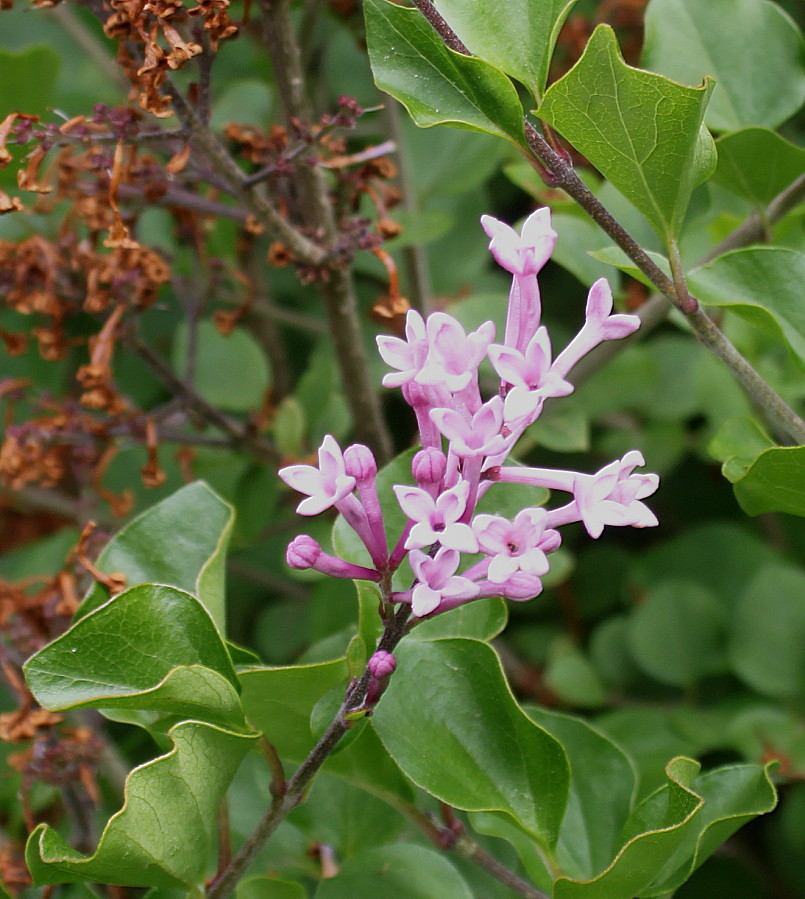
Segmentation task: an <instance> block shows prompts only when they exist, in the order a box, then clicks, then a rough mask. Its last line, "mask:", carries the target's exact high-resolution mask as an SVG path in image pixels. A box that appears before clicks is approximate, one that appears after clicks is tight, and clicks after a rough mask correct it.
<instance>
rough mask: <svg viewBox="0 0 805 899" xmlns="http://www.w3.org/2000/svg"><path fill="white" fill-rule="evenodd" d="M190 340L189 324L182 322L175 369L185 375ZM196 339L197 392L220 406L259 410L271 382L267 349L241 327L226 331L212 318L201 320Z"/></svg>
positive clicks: (176, 341)
mask: <svg viewBox="0 0 805 899" xmlns="http://www.w3.org/2000/svg"><path fill="white" fill-rule="evenodd" d="M189 339H190V337H189V331H188V328H187V325H186V324H184V323H183V324H181V325H179V327H178V328H177V330H176V336H175V338H174V343H173V368H174V370H175V371H176V374H177V375H179V376H181V377H183V376H184V374H185V371H186V369H187V354H188V351H189ZM195 340H196V343H195V348H194V357H193V358H194V366H193V378H192V383H193V387H194V388H195V389H196V391H197V392H198V393H199V394H200V395H201V396H202V397H203V398H204V399H205V400H206V401H207V402H208V403H209V404H210V405H212V406H216V407H218V408H220V409H228V410H230V411H232V412H249V411H252V410H256V409H259V408H260V405H261V404H262V402H263V400H264V399H265V392H266V390H267V389H268V388H269V386H270V385H271V372H270V369H269V367H268V362H267V361H266V356H265V352H264V351H263V349H262V347H261V346H260V344H259V343H258V342H257V341H256V340H255V339H254V338H253V337H252V336H251V334H249V333H248V332H247V331H244V330H243V329H242V328H237V327H236V328H233V330H232V331H231V332H230V333H229V334H222V333H221V332H220V331H219V330H218V328H216V327H215V325H214V324H213V323H212V322H211V321H201V322H199V323H198V329H197V332H196V335H195ZM222 372H226V377H222V376H221V374H222Z"/></svg>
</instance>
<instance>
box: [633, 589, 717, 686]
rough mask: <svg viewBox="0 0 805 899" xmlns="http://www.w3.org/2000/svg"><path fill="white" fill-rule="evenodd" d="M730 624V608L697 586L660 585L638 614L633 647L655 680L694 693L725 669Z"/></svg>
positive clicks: (639, 661) (634, 621)
mask: <svg viewBox="0 0 805 899" xmlns="http://www.w3.org/2000/svg"><path fill="white" fill-rule="evenodd" d="M724 624H725V611H724V607H723V606H722V605H721V603H720V602H719V601H718V599H717V598H716V597H715V596H714V595H713V594H712V593H711V592H710V591H709V590H707V589H705V588H704V587H702V586H700V585H699V584H698V583H697V582H696V581H693V580H684V579H683V578H677V579H673V580H666V581H660V582H656V583H655V584H654V585H653V587H652V589H651V590H650V591H649V592H648V593H647V595H646V596H645V598H644V599H643V601H642V602H641V603H640V605H639V606H638V607H637V608H636V609H635V611H634V613H633V614H632V618H631V621H630V625H629V645H630V649H631V651H632V655H633V656H634V659H635V661H636V662H637V663H638V665H640V667H641V668H642V669H643V670H644V671H646V672H647V673H648V674H650V675H651V676H652V677H654V678H656V679H657V680H658V681H660V682H661V683H665V684H672V685H674V686H677V687H691V686H693V684H695V683H697V682H698V681H699V680H701V679H702V678H703V677H705V676H706V675H708V674H713V673H715V672H717V671H720V670H722V669H723V668H724V661H725V660H724V646H723V644H724Z"/></svg>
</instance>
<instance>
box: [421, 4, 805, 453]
mask: <svg viewBox="0 0 805 899" xmlns="http://www.w3.org/2000/svg"><path fill="white" fill-rule="evenodd" d="M413 2H414V5H415V6H416V7H417V9H419V10H420V12H421V13H422V14H423V15H424V16H425V18H426V19H427V20H428V21H429V22H430V24H431V25H432V26H433V27H434V29H435V30H436V32H437V33H438V34H439V36H440V37H441V38H442V40H443V41H444V43H445V45H446V46H448V47H450V49H452V50H455V51H456V52H458V53H462V54H464V55H470V54H469V51H468V50H467V48H466V46H465V45H464V44H463V43H462V42H461V40H460V39H459V38H458V36H457V35H456V34H455V32H454V31H453V30H452V28H450V26H449V25H448V24H447V22H445V20H444V19H443V18H442V17H441V15H439V13H438V12H437V11H436V9H435V7H434V5H433V3H432V2H431V0H413ZM525 130H526V139H527V141H528V146H529V148H530V149H531V152H532V154H533V157H534V159H535V160H537V161H538V162H539V163H540V165H541V166H542V167H544V168H545V169H546V170H547V172H548V173H549V175H550V176H551V179H552V180H551V186H553V187H561V188H562V189H563V190H564V191H565V192H566V193H567V194H568V195H569V196H570V197H572V198H573V199H574V200H575V201H576V202H577V203H578V204H579V206H581V208H582V209H584V211H585V212H586V213H587V214H588V215H589V216H590V218H592V219H593V221H594V222H595V223H596V224H597V225H598V226H599V227H600V228H601V229H602V230H603V231H604V232H605V233H606V234H608V235H609V236H610V237H611V238H612V239H613V240H614V241H615V243H616V244H617V245H618V246H619V247H620V248H621V249H622V250H623V251H624V253H626V255H627V256H628V257H629V258H630V259H631V260H632V261H633V262H634V263H635V265H637V267H638V268H639V269H640V271H642V272H643V274H644V275H646V277H647V278H648V279H649V280H650V281H651V283H652V284H654V286H655V287H656V288H657V289H658V290H659V291H660V293H662V294H663V295H664V296H665V297H666V298H667V299H668V300H669V301H670V302H671V303H672V304H673V305H674V306H676V307H677V308H678V309H679V310H680V311H681V312H682V313H683V314H684V315H685V318H686V320H687V321H688V323H689V324H690V326H691V328H692V329H693V332H694V333H695V334H696V337H697V338H698V339H699V340H700V341H701V342H702V343H703V344H704V345H705V346H706V347H707V348H708V349H709V350H711V351H712V352H713V353H715V355H716V356H718V357H719V359H721V360H722V362H724V364H725V365H726V366H727V367H728V368H729V369H730V371H732V373H733V375H734V377H735V378H736V380H737V381H738V383H739V384H741V386H742V387H743V388H744V390H745V391H746V392H747V394H748V395H749V398H750V400H751V401H752V402H753V403H754V405H755V406H756V407H757V408H758V409H760V410H762V412H763V414H764V415H765V416H766V418H767V420H768V421H769V423H770V424H771V425H772V426H773V427H774V429H775V430H776V431H778V432H780V433H782V434H786V435H789V436H790V437H792V438H793V439H794V440H796V441H797V442H798V443H801V444H802V443H805V421H803V420H802V419H801V418H800V417H799V416H798V415H797V414H796V413H795V412H794V410H793V409H791V408H790V407H789V406H788V404H787V403H786V402H785V401H784V400H783V399H782V397H780V396H779V394H778V393H777V392H776V391H775V390H773V389H772V388H771V387H770V386H769V385H768V384H767V383H766V382H765V381H764V380H763V378H761V376H760V375H759V374H758V373H757V372H756V371H755V369H754V368H753V367H752V366H751V365H750V364H749V362H748V361H747V360H746V359H745V358H744V357H743V356H742V355H741V354H740V353H739V352H738V350H737V349H736V348H735V347H734V346H733V345H732V343H731V342H730V341H729V340H728V339H727V337H726V336H725V335H724V333H723V332H722V331H721V330H720V329H719V328H718V326H717V325H716V324H715V322H713V320H712V319H711V318H710V317H709V316H708V315H707V314H706V313H705V312H703V311H702V309H701V307H700V306H699V303H698V301H696V300H695V299H694V298H693V297H690V296H689V295H688V294H687V291H685V293H684V294H683V295H682V296H677V291H676V287H675V285H674V282H673V280H672V279H670V278H669V277H668V276H667V275H665V274H664V273H663V272H662V271H661V270H660V269H659V268H658V267H657V266H656V265H655V264H654V262H653V261H652V260H651V258H650V257H649V256H648V255H647V254H646V253H645V251H644V250H643V249H642V248H641V247H640V245H639V244H638V243H637V241H635V240H634V238H633V237H632V236H631V235H630V234H629V233H628V232H627V231H626V230H625V229H624V228H623V227H622V225H621V224H620V223H619V222H618V221H617V220H616V219H615V218H613V216H612V215H611V214H610V212H609V211H608V210H607V209H606V208H605V207H604V206H603V205H602V204H601V202H600V201H599V200H598V198H597V197H595V196H594V195H593V193H592V192H591V191H590V190H589V188H587V187H586V185H585V184H584V182H583V181H582V180H581V179H580V178H579V176H578V175H577V174H576V172H575V170H574V168H573V165H572V164H571V163H570V162H569V160H567V159H565V158H564V157H563V156H561V155H560V154H559V153H557V152H556V151H555V150H554V149H553V148H552V147H551V146H550V144H549V143H548V142H547V141H546V140H545V138H544V137H543V136H542V135H541V134H540V133H539V132H538V131H537V129H536V128H535V127H534V126H533V125H532V124H531V123H530V122H528V121H527V120H526V122H525Z"/></svg>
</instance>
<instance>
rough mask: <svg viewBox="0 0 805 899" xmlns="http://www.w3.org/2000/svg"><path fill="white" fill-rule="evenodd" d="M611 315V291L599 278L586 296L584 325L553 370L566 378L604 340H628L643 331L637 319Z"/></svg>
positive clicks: (560, 355) (557, 360)
mask: <svg viewBox="0 0 805 899" xmlns="http://www.w3.org/2000/svg"><path fill="white" fill-rule="evenodd" d="M611 312H612V288H611V287H610V286H609V283H608V281H607V280H606V278H599V279H598V280H597V281H596V282H595V284H593V286H592V287H591V288H590V292H589V294H588V295H587V308H586V311H585V316H586V317H585V320H584V325H583V327H582V329H581V331H579V333H578V334H577V335H576V336H575V337H574V338H573V340H571V341H570V343H569V344H568V345H567V346H566V347H565V349H564V350H562V352H561V353H560V354H559V355H558V356H557V358H556V361H555V362H554V364H553V366H552V370H553V371H554V372H555V373H556V374H557V375H559V376H561V377H563V378H564V377H566V376H567V374H568V372H569V371H570V370H571V369H572V368H573V366H574V365H575V364H576V363H577V362H578V361H579V359H581V358H582V357H583V356H586V355H587V353H589V352H590V350H592V349H595V347H597V346H598V344H599V343H603V342H604V341H605V340H619V339H620V338H622V337H628V336H629V334H632V333H633V332H634V331H636V330H637V329H638V328H639V327H640V319H639V318H638V317H637V316H636V315H610V313H611Z"/></svg>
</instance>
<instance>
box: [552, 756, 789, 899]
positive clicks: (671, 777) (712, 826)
mask: <svg viewBox="0 0 805 899" xmlns="http://www.w3.org/2000/svg"><path fill="white" fill-rule="evenodd" d="M698 772H699V765H698V763H697V762H694V761H693V760H692V759H687V758H677V759H674V760H673V761H671V762H669V764H668V766H667V768H666V773H667V776H668V783H667V784H666V785H665V786H663V787H661V788H660V789H659V790H658V791H657V792H655V793H653V794H652V795H651V796H649V797H647V798H646V799H645V800H644V801H643V802H641V803H640V805H638V806H637V808H636V809H635V810H634V811H633V812H632V814H631V816H630V818H629V820H628V821H627V822H626V824H625V825H624V828H623V831H622V833H621V835H620V837H621V847H620V849H619V851H618V854H617V855H616V856H615V858H614V860H613V861H612V863H611V864H610V866H609V867H608V868H607V869H606V870H604V871H603V872H601V873H600V874H599V875H598V876H597V877H595V878H593V879H590V880H571V879H569V878H565V877H560V878H559V880H557V882H556V883H555V884H554V892H553V896H554V899H633V897H634V896H640V897H660V896H665V895H667V894H668V893H669V892H672V891H673V890H675V889H676V887H677V886H679V885H680V884H681V883H683V882H684V881H685V880H686V879H687V877H689V876H690V873H691V872H692V871H693V869H694V868H695V867H697V866H698V865H700V864H701V863H702V862H703V861H704V859H705V858H707V856H708V855H710V854H711V853H712V852H713V851H714V850H715V849H716V848H717V847H718V846H719V845H720V844H721V843H722V842H723V841H724V840H726V839H727V837H729V836H730V835H731V834H732V833H734V832H735V831H736V830H737V829H738V828H739V827H741V826H742V825H743V824H745V823H746V822H747V821H748V820H750V819H751V818H753V817H755V816H756V815H760V814H764V813H766V812H769V811H771V810H772V809H773V808H774V805H775V803H776V794H775V790H774V787H773V786H772V784H771V781H770V780H769V774H768V770H767V769H765V768H762V767H760V766H758V765H734V766H726V767H724V768H717V769H715V770H714V771H709V772H707V773H706V774H703V775H700V776H697V775H698Z"/></svg>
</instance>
